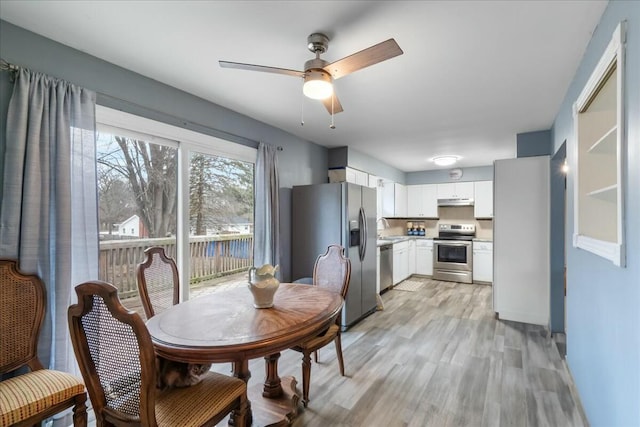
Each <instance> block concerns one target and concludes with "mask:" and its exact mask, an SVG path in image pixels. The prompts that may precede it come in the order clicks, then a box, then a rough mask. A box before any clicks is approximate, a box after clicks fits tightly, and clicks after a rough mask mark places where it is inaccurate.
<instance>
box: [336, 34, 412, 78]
mask: <svg viewBox="0 0 640 427" xmlns="http://www.w3.org/2000/svg"><path fill="white" fill-rule="evenodd" d="M403 53H404V52H403V51H402V49H400V46H398V43H396V41H395V40H394V39H389V40H387V41H384V42H382V43H378V44H376V45H373V46H371V47H368V48H366V49H364V50H361V51H360V52H356V53H354V54H353V55H349V56H347V57H344V58H342V59H338V60H337V61H335V62H333V63H331V64H329V65H327V66H326V67H324V70H325V71H327V72H329V74H331V75H332V76H333V78H334V79H339V78H340V77H344V76H346V75H348V74H351V73H353V72H354V71H358V70H361V69H363V68H365V67H368V66H370V65H374V64H377V63H378V62H382V61H386V60H387V59H391V58H393V57H395V56H398V55H402V54H403Z"/></svg>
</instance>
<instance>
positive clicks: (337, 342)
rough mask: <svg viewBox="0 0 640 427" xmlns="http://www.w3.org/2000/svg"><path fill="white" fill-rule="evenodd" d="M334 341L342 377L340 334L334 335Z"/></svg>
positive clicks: (342, 364) (342, 361)
mask: <svg viewBox="0 0 640 427" xmlns="http://www.w3.org/2000/svg"><path fill="white" fill-rule="evenodd" d="M333 341H334V342H335V343H336V355H337V356H338V364H339V365H340V375H342V376H343V377H344V360H342V339H341V338H340V334H339V333H338V335H336V337H335V338H334V339H333Z"/></svg>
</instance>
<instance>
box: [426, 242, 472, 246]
mask: <svg viewBox="0 0 640 427" xmlns="http://www.w3.org/2000/svg"><path fill="white" fill-rule="evenodd" d="M433 243H434V244H436V245H440V246H443V245H444V246H471V243H466V242H465V243H459V242H455V243H449V242H433Z"/></svg>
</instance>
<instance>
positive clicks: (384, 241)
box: [377, 236, 493, 247]
mask: <svg viewBox="0 0 640 427" xmlns="http://www.w3.org/2000/svg"><path fill="white" fill-rule="evenodd" d="M434 238H436V237H428V236H382V237H379V238H378V242H377V246H378V247H380V246H384V245H392V244H394V243H400V242H407V241H409V240H418V239H421V240H422V239H424V240H433V239H434ZM473 241H474V242H488V243H493V239H487V238H482V237H474V238H473Z"/></svg>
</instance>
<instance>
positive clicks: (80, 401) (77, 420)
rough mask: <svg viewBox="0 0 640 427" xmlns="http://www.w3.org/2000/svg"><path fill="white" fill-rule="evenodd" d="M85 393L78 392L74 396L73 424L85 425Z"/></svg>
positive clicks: (75, 425)
mask: <svg viewBox="0 0 640 427" xmlns="http://www.w3.org/2000/svg"><path fill="white" fill-rule="evenodd" d="M86 402H87V394H86V393H83V394H79V395H77V396H76V398H75V405H74V406H73V426H74V427H87V422H88V421H87V404H86Z"/></svg>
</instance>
